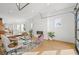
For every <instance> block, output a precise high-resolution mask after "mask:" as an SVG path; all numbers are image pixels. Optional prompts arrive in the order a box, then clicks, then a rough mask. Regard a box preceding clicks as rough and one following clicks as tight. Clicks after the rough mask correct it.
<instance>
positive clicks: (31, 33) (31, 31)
mask: <svg viewBox="0 0 79 59" xmlns="http://www.w3.org/2000/svg"><path fill="white" fill-rule="evenodd" d="M29 34H30V37H31V38H32V35H33V30H32V29H31V30H29Z"/></svg>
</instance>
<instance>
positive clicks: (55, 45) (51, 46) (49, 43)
mask: <svg viewBox="0 0 79 59" xmlns="http://www.w3.org/2000/svg"><path fill="white" fill-rule="evenodd" d="M74 46H75V45H74V44H73V43H67V42H63V41H57V40H45V41H44V42H42V43H41V44H40V45H39V46H38V47H36V48H34V49H33V50H32V51H34V52H37V51H38V52H39V54H41V53H42V52H43V51H54V50H58V51H60V50H65V49H74Z"/></svg>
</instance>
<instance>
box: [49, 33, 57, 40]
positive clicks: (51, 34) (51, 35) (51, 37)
mask: <svg viewBox="0 0 79 59" xmlns="http://www.w3.org/2000/svg"><path fill="white" fill-rule="evenodd" d="M48 36H49V38H50V39H51V40H52V39H53V38H54V37H55V32H48ZM49 38H48V39H49Z"/></svg>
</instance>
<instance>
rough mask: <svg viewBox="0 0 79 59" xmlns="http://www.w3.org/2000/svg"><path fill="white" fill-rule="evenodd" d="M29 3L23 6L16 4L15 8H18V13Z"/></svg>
mask: <svg viewBox="0 0 79 59" xmlns="http://www.w3.org/2000/svg"><path fill="white" fill-rule="evenodd" d="M29 4H30V3H26V4H25V5H23V6H21V3H16V6H17V8H18V10H19V11H21V10H22V9H23V8H25V7H26V6H28V5H29Z"/></svg>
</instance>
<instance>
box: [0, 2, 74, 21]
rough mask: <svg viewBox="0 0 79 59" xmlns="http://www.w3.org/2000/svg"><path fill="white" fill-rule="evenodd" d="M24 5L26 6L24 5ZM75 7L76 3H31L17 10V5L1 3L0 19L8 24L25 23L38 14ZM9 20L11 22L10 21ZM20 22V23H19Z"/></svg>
mask: <svg viewBox="0 0 79 59" xmlns="http://www.w3.org/2000/svg"><path fill="white" fill-rule="evenodd" d="M23 5H24V4H23ZM71 6H75V4H74V3H30V4H29V5H28V6H26V7H25V8H24V9H23V10H21V11H19V10H18V9H17V6H16V3H0V17H2V18H3V19H4V20H7V22H10V20H11V21H12V22H13V21H15V20H16V22H21V21H23V20H24V21H25V20H27V19H30V18H32V17H33V16H35V15H37V14H38V13H47V12H54V11H56V10H60V9H64V8H68V7H71ZM8 20H9V21H8ZM19 20H20V21H19Z"/></svg>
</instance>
